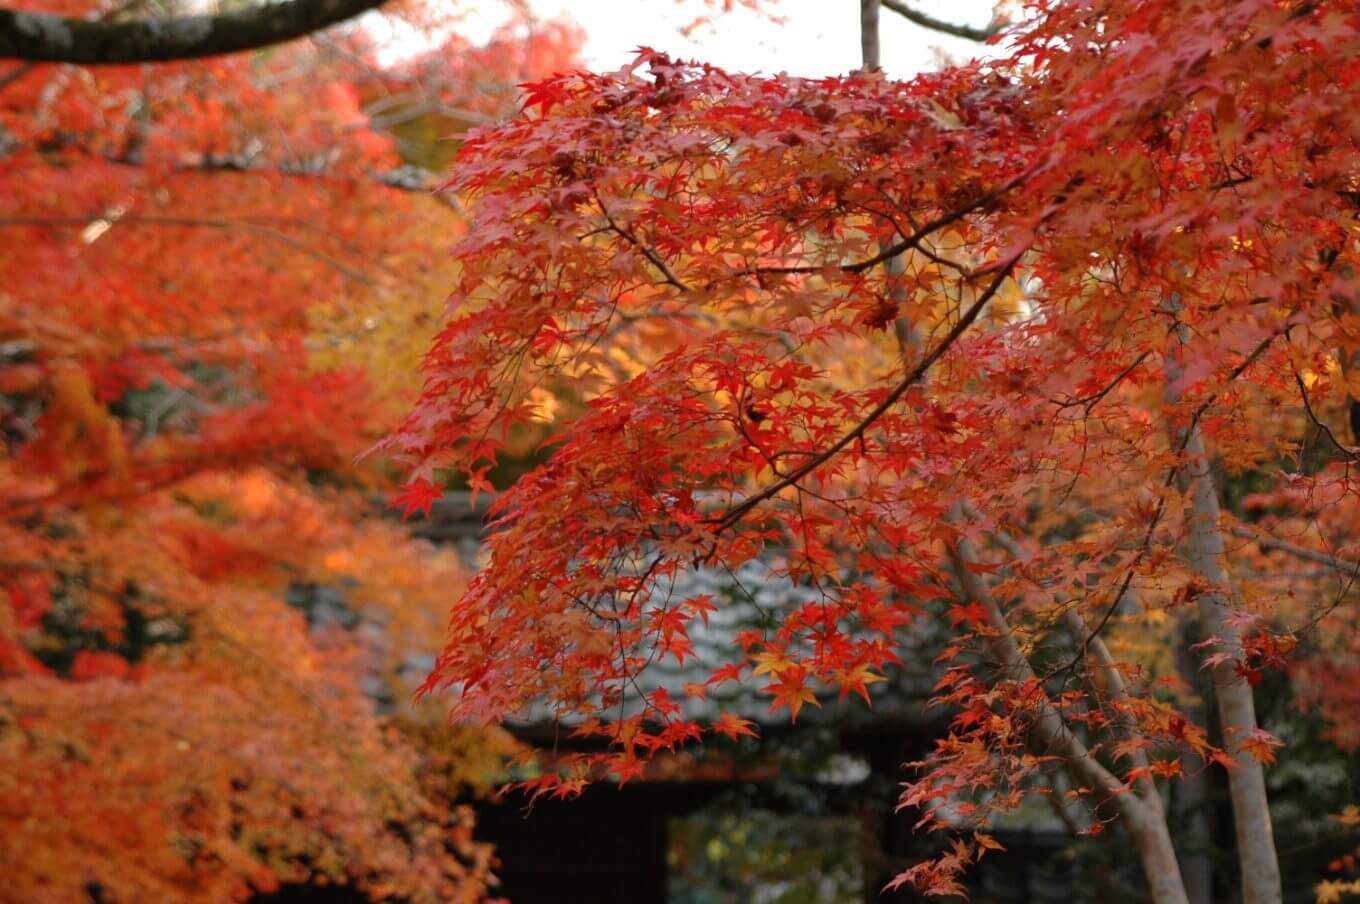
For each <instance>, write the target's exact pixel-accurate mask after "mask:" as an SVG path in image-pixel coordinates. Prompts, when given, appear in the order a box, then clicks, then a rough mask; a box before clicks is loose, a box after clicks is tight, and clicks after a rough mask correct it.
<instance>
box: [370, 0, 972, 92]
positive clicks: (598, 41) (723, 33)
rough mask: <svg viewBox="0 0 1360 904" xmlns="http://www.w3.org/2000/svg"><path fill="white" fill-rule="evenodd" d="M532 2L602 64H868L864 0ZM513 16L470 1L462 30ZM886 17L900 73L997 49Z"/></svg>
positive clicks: (945, 15) (943, 6)
mask: <svg viewBox="0 0 1360 904" xmlns="http://www.w3.org/2000/svg"><path fill="white" fill-rule="evenodd" d="M465 2H466V0H465ZM527 5H528V6H529V7H530V8H531V9H533V10H534V12H535V13H536V14H537V15H538V16H539V17H540V18H541V19H543V20H548V19H555V18H561V19H565V20H568V21H571V22H575V23H576V24H577V25H579V26H580V27H581V30H582V31H583V32H584V33H585V35H586V44H585V47H584V51H583V57H584V59H583V61H582V62H583V63H584V64H585V65H586V67H587V68H589V69H593V70H596V71H612V70H615V69H619V68H620V67H622V66H624V65H626V64H628V63H629V62H630V61H631V60H632V59H633V57H634V55H635V51H636V50H637V48H639V47H651V48H653V49H655V50H661V51H665V52H667V53H669V54H671V55H672V56H674V57H677V58H679V59H684V60H695V61H698V62H704V63H712V64H714V65H716V66H719V67H721V68H723V69H728V70H731V71H734V72H759V73H763V74H766V75H775V74H778V73H787V74H789V75H795V76H808V77H816V76H826V75H840V74H844V73H846V72H849V71H851V70H853V69H857V68H858V67H859V65H860V51H859V2H858V0H778V2H775V3H771V4H768V5H769V13H767V14H761V13H753V12H751V11H750V10H747V9H735V10H733V11H732V12H729V13H723V12H721V9H720V7H721V4H715V8H710V7H708V6H707V5H705V4H704V3H703V2H700V0H527ZM913 5H914V6H915V8H917V9H919V10H921V11H922V12H924V13H927V14H929V15H932V16H935V17H937V18H940V19H944V20H945V21H948V22H954V23H958V24H962V25H971V26H974V27H983V26H985V25H987V23H988V22H989V21H991V18H992V7H993V0H913ZM703 15H710V16H711V17H712V20H711V21H710V22H709V23H708V24H707V25H703V26H700V27H699V28H698V29H697V30H695V31H694V32H693V33H692V34H691V35H689V36H688V37H686V36H685V35H683V34H682V30H683V29H684V28H685V26H687V25H689V24H690V23H691V22H693V21H694V20H695V19H696V18H698V17H700V16H703ZM508 16H509V12H508V9H507V7H506V6H505V5H504V4H502V3H495V2H485V0H482V2H477V3H475V4H474V3H470V2H469V3H467V11H466V13H465V15H464V16H463V17H462V19H461V21H460V22H459V25H458V31H459V32H460V33H462V34H463V35H465V36H466V37H467V38H468V39H470V40H472V41H473V42H475V43H481V42H482V41H485V40H486V39H487V38H488V37H489V36H490V35H491V33H492V32H493V31H494V30H495V29H496V28H497V27H498V26H499V25H501V24H503V23H504V22H505V21H506V20H507V18H508ZM772 16H777V18H778V21H776V20H775V19H774V18H772ZM879 19H880V41H881V45H882V55H883V63H884V65H883V68H884V70H885V71H886V72H887V74H889V75H891V76H895V77H897V78H905V77H908V76H911V75H914V74H916V73H918V72H921V71H924V70H928V69H934V68H938V66H939V64H940V59H941V57H940V53H941V52H943V53H944V54H947V55H948V58H950V59H953V60H959V61H962V60H966V59H969V58H971V57H975V56H979V55H981V54H984V53H986V52H987V50H988V49H987V48H984V47H983V46H982V45H979V44H977V43H974V42H972V41H965V40H962V39H959V38H953V37H950V36H948V35H943V34H939V33H937V32H933V31H929V30H927V29H924V28H921V27H919V26H917V25H913V24H912V23H910V22H908V21H907V20H906V19H904V18H902V17H901V16H899V15H898V14H897V13H894V12H892V11H891V10H888V9H883V10H881V12H880V13H879ZM397 30H398V31H400V30H401V29H400V28H398V29H397ZM393 37H394V39H395V41H394V44H395V45H396V46H395V47H393V50H394V51H395V53H394V55H400V53H401V50H400V49H399V48H411V49H412V50H414V49H415V48H416V47H418V46H419V45H421V44H425V42H424V41H422V40H421V38H420V36H416V35H411V36H410V38H406V37H403V36H398V35H393ZM408 40H409V42H410V43H408ZM426 46H428V44H427V45H426Z"/></svg>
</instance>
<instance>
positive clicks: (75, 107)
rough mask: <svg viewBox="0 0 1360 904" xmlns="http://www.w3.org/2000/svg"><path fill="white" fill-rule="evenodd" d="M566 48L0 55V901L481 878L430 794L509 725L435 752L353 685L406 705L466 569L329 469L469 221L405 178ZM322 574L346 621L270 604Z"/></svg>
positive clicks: (410, 333)
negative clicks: (201, 56)
mask: <svg viewBox="0 0 1360 904" xmlns="http://www.w3.org/2000/svg"><path fill="white" fill-rule="evenodd" d="M76 7H77V8H70V5H69V4H68V5H67V7H66V8H63V9H62V10H61V11H63V12H67V13H78V14H82V15H83V14H87V13H89V14H92V15H97V14H99V13H101V12H104V10H101V9H95V10H91V9H90V8H89V5H88V4H76ZM404 14H405V15H407V16H408V17H410V18H411V19H412V20H413V21H425V22H426V24H432V23H431V22H430V20H429V16H430V14H429V13H428V12H422V11H421V10H419V9H416V8H410V9H407V10H406V11H405V13H404ZM422 16H424V17H425V18H424V20H421V18H420V17H422ZM445 33H447V31H446V32H445ZM576 41H577V38H576V36H575V35H574V34H573V33H571V32H569V31H567V30H565V29H561V28H558V27H556V26H551V27H546V28H541V29H539V31H538V32H537V34H536V36H535V42H534V44H533V50H532V51H531V50H530V49H529V45H526V44H525V43H524V42H523V41H522V40H521V39H520V38H519V36H518V33H517V32H515V31H513V30H507V31H506V32H504V33H502V34H499V35H497V36H496V38H495V39H494V40H493V42H492V43H491V44H490V45H488V46H486V47H473V46H470V45H468V44H466V43H465V42H462V41H461V39H458V38H456V37H453V38H449V39H448V43H447V44H446V45H445V46H443V47H441V48H440V49H439V50H438V52H433V53H430V54H428V55H423V56H420V57H416V58H411V57H410V55H409V54H408V55H407V57H406V58H404V59H403V60H401V61H400V62H399V63H395V64H392V63H388V64H384V63H382V61H381V60H380V58H379V57H380V55H379V53H378V49H379V48H378V47H377V45H376V43H375V42H374V41H373V40H371V39H370V38H369V37H368V36H367V35H366V34H365V33H364V32H362V31H356V30H353V29H351V30H349V31H345V32H340V33H334V32H333V33H331V34H330V35H326V36H321V37H320V38H319V39H318V40H317V41H316V42H314V43H312V44H303V45H293V46H288V47H283V48H277V49H274V50H271V51H268V52H265V53H260V54H253V55H242V56H237V57H232V58H228V59H217V60H210V61H205V62H201V63H193V64H167V65H164V66H157V67H151V68H145V67H121V68H102V69H92V70H82V69H78V68H75V67H64V66H45V67H44V66H40V67H22V66H21V67H18V68H17V69H14V70H9V69H8V68H7V69H6V71H5V73H4V74H3V77H0V81H3V87H0V184H3V186H4V191H3V195H4V200H3V202H2V203H0V232H2V233H3V249H4V250H3V251H0V286H2V287H3V288H0V431H3V436H4V441H5V452H4V454H3V456H0V515H2V517H0V550H3V551H2V552H0V873H3V875H4V877H5V881H4V888H3V889H2V890H0V898H2V899H4V900H7V901H39V900H41V901H53V902H58V901H83V900H89V899H90V896H91V895H95V896H97V897H96V899H98V900H106V901H153V900H154V901H178V900H183V901H226V900H241V899H244V898H246V897H248V896H249V895H250V893H251V892H252V891H268V890H271V889H274V888H277V887H278V886H279V885H280V884H281V883H302V884H310V885H327V884H344V885H350V886H354V887H357V888H359V889H361V890H362V891H363V892H364V893H366V894H369V895H371V896H373V897H374V899H379V898H384V897H388V896H396V897H400V898H402V899H404V900H412V901H424V900H459V901H472V900H480V899H481V898H482V897H484V896H485V895H487V894H489V893H490V892H489V891H488V889H489V886H490V883H491V873H490V868H491V864H492V852H491V850H490V848H489V847H488V846H487V845H485V844H482V843H480V842H477V841H475V840H474V839H473V836H472V825H471V815H470V811H469V810H467V809H466V808H465V807H458V806H454V805H453V804H452V803H451V801H452V800H453V798H454V796H456V795H457V794H458V793H459V783H460V782H468V781H473V780H478V781H480V780H481V771H482V770H484V769H486V768H489V767H490V766H491V765H494V763H495V762H496V761H497V758H498V757H500V755H501V754H502V753H503V746H504V745H503V744H498V743H492V742H489V741H487V740H486V739H485V738H483V739H481V740H478V741H477V742H476V743H472V742H471V741H468V742H466V743H464V744H462V746H461V747H459V746H450V744H449V743H445V744H443V745H442V747H441V749H440V750H439V752H438V754H437V756H436V760H437V762H436V761H432V760H431V759H430V755H431V753H430V752H431V751H432V750H433V749H434V748H433V747H432V746H431V745H430V744H427V743H426V742H425V741H422V740H420V737H421V732H424V731H426V730H427V729H425V728H423V727H420V723H419V722H414V723H412V724H411V725H405V726H399V725H398V724H396V723H394V722H392V721H391V720H390V719H388V718H386V717H383V716H380V715H378V714H377V712H376V711H375V705H374V702H373V700H372V699H371V697H372V696H373V693H374V691H373V687H372V685H373V683H374V682H376V683H377V684H378V685H381V686H385V687H386V688H387V691H386V693H387V694H389V695H391V696H394V697H396V698H397V699H398V700H399V701H401V702H402V705H403V706H404V705H405V700H406V698H407V697H408V695H409V693H410V690H411V684H410V681H409V679H407V678H403V677H402V675H401V674H400V667H401V665H402V659H403V657H404V655H405V654H407V653H410V652H412V651H415V650H420V649H424V648H427V647H428V646H429V644H430V638H432V637H433V638H437V637H438V636H439V635H440V631H441V625H442V622H443V620H444V615H443V612H442V611H441V605H440V603H439V601H440V600H441V598H442V597H443V596H444V595H446V594H448V593H449V592H451V591H453V590H456V589H457V588H459V587H461V586H462V585H463V584H464V582H465V581H466V573H465V568H464V566H463V565H462V564H461V563H460V561H459V560H458V559H457V557H456V555H455V554H454V553H452V552H444V551H436V550H434V549H433V548H431V547H429V546H428V545H427V544H422V543H416V542H414V541H412V540H411V539H410V538H409V535H408V534H407V532H406V531H405V530H404V529H402V528H401V527H400V526H399V525H396V524H394V523H392V522H391V521H390V519H387V518H385V517H384V516H383V511H382V510H383V505H382V503H381V502H375V499H376V498H378V497H380V496H381V494H382V493H383V492H384V491H385V478H384V474H383V473H382V471H381V470H379V469H376V468H373V467H371V466H367V465H365V466H357V465H355V464H354V458H355V455H356V454H357V453H358V452H360V451H362V450H363V449H364V448H365V447H367V446H368V445H370V444H371V443H372V442H373V441H374V440H375V439H376V438H378V437H379V436H380V435H381V431H382V430H383V424H384V423H385V422H387V423H390V421H391V416H392V412H395V411H397V410H399V408H400V407H402V406H403V405H405V404H407V403H408V402H409V400H410V399H411V398H412V397H413V395H414V390H415V387H416V385H417V384H416V382H415V379H414V373H413V363H414V360H415V351H414V347H415V344H416V343H417V342H418V341H419V338H418V337H420V336H421V335H422V333H423V329H422V327H421V325H422V324H423V323H424V322H426V321H427V320H429V319H430V317H431V316H432V313H433V312H434V311H436V310H437V309H438V301H439V298H440V295H441V294H442V290H440V289H438V288H436V287H437V286H438V284H439V283H440V281H441V280H443V279H446V278H447V268H446V267H443V266H442V265H440V264H439V263H438V259H439V258H441V257H442V253H441V252H440V251H439V250H438V249H437V248H434V249H432V248H431V247H430V246H429V244H428V238H427V237H429V236H442V235H444V234H445V233H447V231H448V230H450V229H453V230H458V229H460V228H461V226H460V222H461V221H460V220H459V218H458V215H457V213H456V211H454V210H453V209H451V208H450V207H449V206H448V205H446V204H442V203H438V202H435V201H433V200H431V199H430V198H429V197H428V195H426V194H425V193H424V192H423V190H422V188H423V181H422V180H423V179H424V178H425V176H424V173H425V170H424V169H423V167H428V166H434V167H438V166H440V165H442V160H443V159H445V158H446V156H447V155H448V153H449V147H450V142H449V141H448V140H447V138H448V136H450V135H452V134H456V133H458V132H460V131H462V130H465V129H466V128H468V127H469V126H470V125H472V124H474V123H476V122H480V121H482V120H485V119H488V118H490V117H493V116H495V115H497V113H498V112H499V111H501V110H504V109H505V108H506V105H507V104H509V103H511V102H513V98H514V96H515V88H514V83H515V82H516V81H518V80H520V79H522V78H524V77H526V76H528V75H532V74H535V73H537V74H542V73H543V72H547V71H551V70H553V69H555V68H559V67H560V66H561V65H562V64H563V62H564V61H566V60H568V59H570V57H571V55H572V54H573V53H574V48H575V45H576ZM312 587H326V588H335V590H336V592H337V593H343V596H344V598H345V600H346V601H347V604H348V606H349V608H350V617H352V618H361V619H362V623H361V625H360V627H358V628H356V627H354V624H353V622H352V621H348V620H344V619H342V620H340V621H339V622H337V621H336V620H335V619H331V620H330V621H327V620H326V619H323V618H320V617H319V616H318V615H317V613H315V612H309V611H306V610H304V609H303V608H299V607H297V606H290V605H289V604H288V602H287V600H289V599H291V598H292V596H291V595H292V594H294V593H295V591H296V590H297V589H298V588H304V589H305V588H312ZM309 622H310V624H309ZM446 740H447V739H446ZM460 751H461V752H460Z"/></svg>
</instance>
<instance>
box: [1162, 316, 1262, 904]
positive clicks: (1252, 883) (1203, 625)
mask: <svg viewBox="0 0 1360 904" xmlns="http://www.w3.org/2000/svg"><path fill="white" fill-rule="evenodd" d="M1171 308H1172V312H1173V313H1174V312H1175V311H1176V310H1177V309H1178V308H1179V302H1176V301H1173V303H1172V305H1171ZM1177 335H1178V338H1179V339H1180V343H1181V345H1182V347H1184V346H1185V345H1186V344H1187V343H1188V341H1189V338H1190V337H1189V331H1188V330H1187V329H1186V328H1185V327H1184V326H1180V327H1178V329H1177ZM1183 373H1184V368H1183V365H1182V364H1181V362H1180V361H1179V360H1177V356H1176V355H1175V354H1171V355H1168V356H1167V361H1166V377H1167V384H1166V386H1167V388H1166V395H1167V400H1168V401H1169V402H1172V403H1173V404H1174V403H1175V402H1178V401H1179V400H1180V392H1181V387H1180V385H1179V383H1180V379H1181V376H1182V374H1183ZM1172 434H1173V442H1174V443H1175V444H1176V445H1177V446H1179V447H1182V449H1183V461H1182V463H1181V466H1180V469H1179V471H1178V472H1177V484H1178V485H1179V488H1180V490H1181V492H1182V493H1183V494H1184V495H1185V496H1186V497H1187V500H1186V501H1187V509H1188V511H1187V513H1186V522H1187V523H1186V538H1185V557H1186V559H1187V561H1188V564H1189V566H1190V571H1191V573H1192V574H1194V575H1196V576H1197V577H1199V578H1200V579H1201V580H1202V581H1203V582H1204V583H1205V584H1206V585H1207V587H1208V588H1210V589H1209V590H1208V591H1207V592H1205V593H1202V594H1201V595H1200V596H1199V599H1198V614H1199V622H1200V630H1201V631H1202V632H1203V633H1204V635H1205V636H1206V637H1216V638H1218V642H1217V643H1216V644H1215V645H1214V647H1213V652H1215V653H1226V654H1227V657H1228V658H1227V661H1224V662H1219V663H1218V664H1216V665H1215V666H1214V667H1213V669H1212V673H1213V681H1214V692H1215V695H1216V697H1217V703H1218V718H1219V722H1220V723H1221V725H1222V727H1223V746H1224V748H1225V749H1226V750H1227V752H1228V753H1229V754H1230V755H1231V756H1232V757H1233V759H1234V760H1235V762H1236V765H1235V766H1234V767H1233V768H1232V769H1230V770H1228V792H1229V795H1230V796H1231V798H1232V809H1233V829H1234V833H1235V835H1236V839H1237V859H1238V866H1239V868H1240V871H1241V878H1242V900H1243V904H1280V902H1281V899H1282V896H1283V893H1282V890H1281V885H1280V864H1279V858H1278V855H1277V854H1276V851H1275V833H1274V830H1273V829H1272V827H1271V822H1270V808H1269V805H1268V800H1267V797H1266V779H1265V769H1264V768H1263V767H1262V765H1261V764H1260V763H1259V762H1257V761H1256V759H1255V758H1253V757H1252V756H1251V755H1250V754H1249V753H1246V752H1245V751H1243V750H1242V746H1241V745H1242V740H1243V739H1244V738H1245V737H1246V736H1247V735H1248V734H1249V733H1251V732H1252V731H1253V730H1254V729H1255V728H1256V727H1257V723H1256V701H1255V699H1254V698H1253V696H1252V691H1251V685H1250V684H1248V683H1247V681H1246V679H1245V678H1243V677H1242V676H1241V675H1239V674H1238V671H1237V666H1238V663H1239V662H1240V661H1241V660H1242V657H1243V652H1242V631H1241V629H1240V628H1239V627H1238V626H1237V625H1236V624H1234V623H1233V622H1232V621H1230V620H1229V618H1228V616H1229V609H1228V605H1227V603H1228V599H1227V596H1226V594H1227V593H1229V592H1230V583H1229V577H1228V573H1227V570H1226V568H1225V567H1224V565H1223V557H1224V542H1223V529H1222V526H1221V525H1220V523H1219V516H1220V510H1219V505H1218V492H1217V490H1216V489H1215V487H1214V478H1213V474H1212V472H1211V471H1210V469H1209V456H1208V454H1207V452H1206V451H1205V448H1204V437H1203V435H1202V434H1201V433H1200V430H1199V427H1198V426H1197V425H1195V424H1191V425H1190V426H1189V427H1188V428H1185V429H1183V430H1173V431H1172Z"/></svg>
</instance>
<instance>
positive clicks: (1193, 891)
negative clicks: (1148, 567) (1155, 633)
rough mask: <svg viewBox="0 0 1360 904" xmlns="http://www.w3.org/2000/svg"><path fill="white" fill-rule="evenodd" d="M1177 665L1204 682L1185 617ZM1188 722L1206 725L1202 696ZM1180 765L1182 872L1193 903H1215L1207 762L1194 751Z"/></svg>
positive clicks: (1176, 808)
mask: <svg viewBox="0 0 1360 904" xmlns="http://www.w3.org/2000/svg"><path fill="white" fill-rule="evenodd" d="M1176 633H1177V636H1178V640H1177V645H1176V668H1177V671H1179V672H1180V676H1181V680H1182V681H1184V682H1185V683H1186V685H1188V686H1189V687H1190V688H1192V689H1194V688H1199V687H1200V686H1201V685H1202V681H1201V679H1202V676H1201V674H1200V669H1199V661H1198V657H1196V656H1195V652H1194V651H1193V650H1191V649H1190V644H1191V643H1192V642H1193V637H1192V633H1191V631H1190V626H1189V625H1188V624H1186V620H1182V621H1181V622H1180V623H1179V626H1178V630H1177V632H1176ZM1182 711H1183V712H1184V713H1185V717H1186V719H1187V721H1190V722H1193V723H1194V724H1196V725H1203V724H1205V721H1206V719H1205V716H1206V712H1205V706H1204V701H1203V699H1202V698H1199V697H1198V696H1197V699H1196V700H1195V701H1194V702H1192V703H1190V704H1188V705H1186V706H1184V707H1182ZM1181 768H1182V769H1183V770H1184V775H1183V776H1182V777H1181V780H1180V781H1179V782H1177V783H1176V797H1175V800H1174V805H1173V808H1172V809H1173V812H1174V813H1175V814H1176V815H1177V816H1178V817H1179V818H1180V823H1181V824H1182V825H1184V826H1185V830H1186V836H1187V838H1188V840H1189V843H1188V844H1182V845H1181V850H1180V855H1181V857H1180V860H1181V875H1182V876H1183V877H1184V878H1185V892H1186V894H1187V895H1188V896H1189V898H1190V904H1214V896H1213V895H1214V883H1213V863H1212V861H1211V860H1210V857H1209V852H1210V851H1211V850H1212V849H1213V834H1212V831H1213V830H1212V827H1211V824H1210V820H1209V809H1208V808H1209V777H1208V775H1207V774H1206V772H1205V766H1204V762H1203V761H1202V760H1201V759H1200V758H1199V757H1197V756H1195V755H1194V754H1193V753H1189V752H1186V753H1184V754H1182V755H1181Z"/></svg>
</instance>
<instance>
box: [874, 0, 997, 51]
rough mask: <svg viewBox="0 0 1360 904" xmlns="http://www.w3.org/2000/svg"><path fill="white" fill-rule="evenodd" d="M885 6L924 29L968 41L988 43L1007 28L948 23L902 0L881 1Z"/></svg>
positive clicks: (993, 25) (994, 23)
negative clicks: (975, 26)
mask: <svg viewBox="0 0 1360 904" xmlns="http://www.w3.org/2000/svg"><path fill="white" fill-rule="evenodd" d="M879 2H880V3H882V5H883V6H885V7H886V8H888V9H890V10H892V11H893V12H895V13H897V14H898V15H899V16H901V17H902V18H904V19H906V20H907V21H908V22H912V23H914V24H916V25H919V26H921V27H922V28H929V29H930V30H931V31H938V32H940V33H941V34H946V35H952V36H953V37H956V38H963V39H964V40H966V41H979V42H980V41H986V40H988V39H989V38H992V37H994V36H996V35H998V34H1000V33H1001V31H1002V29H1004V28H1005V27H1006V25H1007V24H1008V23H1006V22H993V23H992V24H990V25H988V26H987V27H986V28H973V27H972V26H969V25H959V24H956V23H954V22H946V21H945V20H943V19H937V18H935V17H934V16H928V15H926V14H925V13H923V12H921V11H920V10H916V9H913V8H912V7H910V6H908V5H907V4H905V3H903V2H902V0H879Z"/></svg>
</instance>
